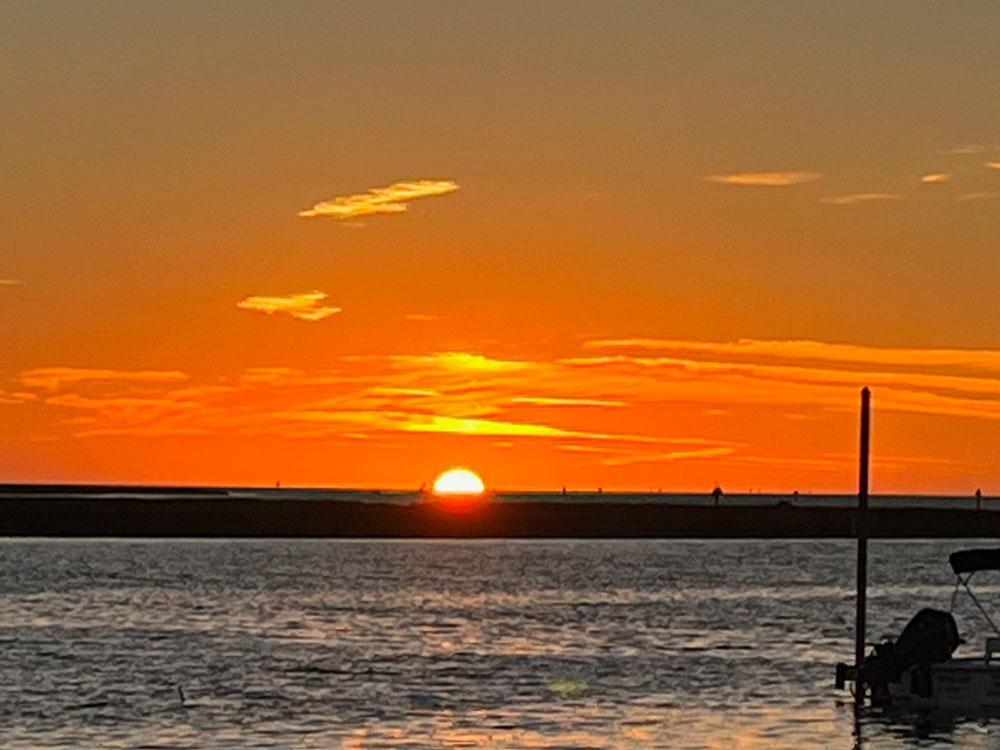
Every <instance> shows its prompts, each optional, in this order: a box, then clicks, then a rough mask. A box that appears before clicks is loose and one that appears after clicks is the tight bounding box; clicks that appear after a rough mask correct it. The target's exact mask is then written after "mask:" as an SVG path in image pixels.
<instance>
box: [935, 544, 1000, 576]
mask: <svg viewBox="0 0 1000 750" xmlns="http://www.w3.org/2000/svg"><path fill="white" fill-rule="evenodd" d="M948 562H950V563H951V569H952V570H954V571H955V575H961V574H962V573H975V572H977V571H979V570H1000V549H963V550H960V551H958V552H952V553H951V554H950V555H949V556H948Z"/></svg>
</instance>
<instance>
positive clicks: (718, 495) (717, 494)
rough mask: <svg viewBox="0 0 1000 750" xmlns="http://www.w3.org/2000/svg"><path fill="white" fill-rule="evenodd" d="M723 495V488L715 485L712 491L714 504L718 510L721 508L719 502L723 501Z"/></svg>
mask: <svg viewBox="0 0 1000 750" xmlns="http://www.w3.org/2000/svg"><path fill="white" fill-rule="evenodd" d="M722 495H723V492H722V488H721V487H720V486H719V485H715V488H714V489H713V490H712V502H713V503H714V504H715V507H716V508H718V507H719V501H720V500H722Z"/></svg>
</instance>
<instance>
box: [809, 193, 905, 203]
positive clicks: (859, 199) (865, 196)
mask: <svg viewBox="0 0 1000 750" xmlns="http://www.w3.org/2000/svg"><path fill="white" fill-rule="evenodd" d="M904 198H906V196H905V195H900V194H899V193H852V194H850V195H828V196H826V197H825V198H820V199H819V202H820V203H829V204H831V205H834V206H853V205H855V204H858V203H870V202H872V201H901V200H903V199H904Z"/></svg>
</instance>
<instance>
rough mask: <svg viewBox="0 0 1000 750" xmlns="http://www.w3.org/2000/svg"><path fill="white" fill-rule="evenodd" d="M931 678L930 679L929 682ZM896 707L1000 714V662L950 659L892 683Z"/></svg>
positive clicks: (910, 670) (892, 698) (915, 671)
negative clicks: (996, 712)
mask: <svg viewBox="0 0 1000 750" xmlns="http://www.w3.org/2000/svg"><path fill="white" fill-rule="evenodd" d="M928 678H929V679H928ZM888 690H889V696H890V698H891V700H892V704H893V705H900V706H911V707H913V708H917V709H930V710H938V711H948V712H979V711H988V712H995V711H1000V661H987V660H986V659H983V658H961V659H949V660H948V661H946V662H942V663H941V664H935V665H933V666H932V667H930V670H929V674H928V672H927V671H926V670H924V671H922V670H921V669H920V668H919V667H918V668H913V669H909V670H907V671H906V672H904V673H903V675H902V676H901V678H900V681H899V682H894V683H889V685H888Z"/></svg>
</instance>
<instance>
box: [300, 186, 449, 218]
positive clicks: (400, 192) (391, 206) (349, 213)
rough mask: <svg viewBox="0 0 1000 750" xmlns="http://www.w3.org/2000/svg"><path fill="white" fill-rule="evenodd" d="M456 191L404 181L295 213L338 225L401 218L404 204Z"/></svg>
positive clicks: (337, 197)
mask: <svg viewBox="0 0 1000 750" xmlns="http://www.w3.org/2000/svg"><path fill="white" fill-rule="evenodd" d="M456 190H458V184H457V183H455V182H453V181H451V180H407V181H404V182H394V183H393V184H392V185H386V186H385V187H378V188H372V189H371V190H369V191H368V192H365V193H356V194H354V195H338V196H336V197H334V198H330V199H329V200H325V201H320V202H319V203H317V204H315V205H314V206H313V207H312V208H307V209H305V210H303V211H299V213H298V215H299V216H300V217H301V218H303V219H313V218H318V217H329V218H333V219H339V220H341V221H344V220H347V219H354V218H357V217H359V216H379V215H385V214H401V213H405V212H406V210H407V206H406V204H407V203H408V202H409V201H413V200H417V199H418V198H430V197H433V196H436V195H446V194H447V193H453V192H455V191H456Z"/></svg>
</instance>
